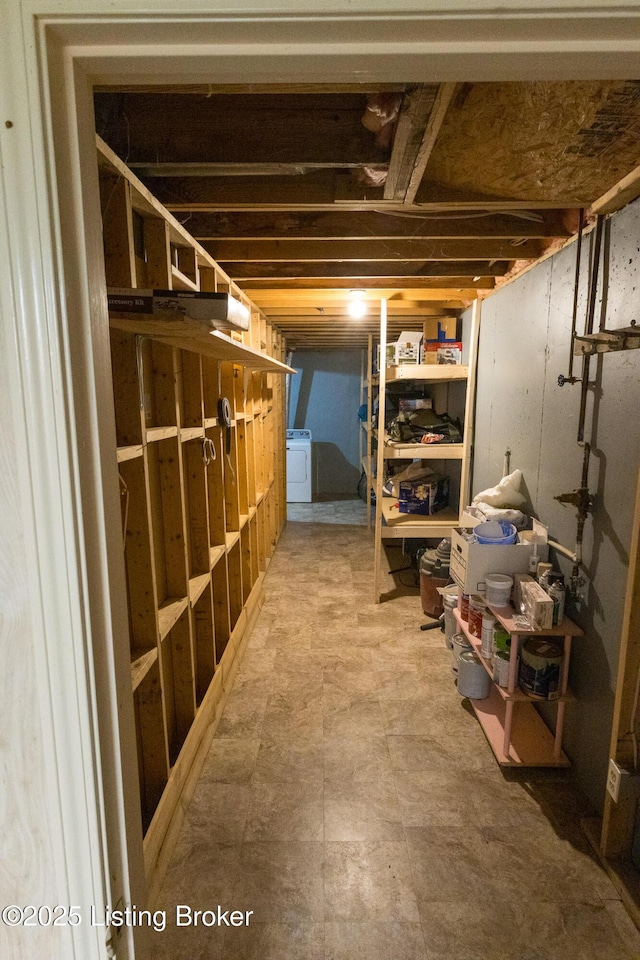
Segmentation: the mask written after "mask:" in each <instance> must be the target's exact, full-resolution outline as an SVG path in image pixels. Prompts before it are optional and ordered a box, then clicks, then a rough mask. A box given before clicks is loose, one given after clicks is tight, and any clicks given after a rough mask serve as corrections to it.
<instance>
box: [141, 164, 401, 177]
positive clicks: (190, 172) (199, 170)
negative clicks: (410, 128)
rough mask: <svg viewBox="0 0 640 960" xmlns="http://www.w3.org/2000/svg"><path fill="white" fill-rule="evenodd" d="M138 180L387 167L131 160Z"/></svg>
mask: <svg viewBox="0 0 640 960" xmlns="http://www.w3.org/2000/svg"><path fill="white" fill-rule="evenodd" d="M129 166H130V167H131V169H132V170H133V171H134V173H135V174H136V176H138V177H140V179H141V180H146V179H150V178H157V177H211V178H214V179H215V178H217V177H282V176H284V177H300V176H304V175H306V174H313V173H318V172H319V171H323V170H349V171H350V170H365V169H366V170H386V169H387V164H386V163H369V162H366V161H365V162H360V163H357V162H355V163H351V162H347V161H346V160H343V161H341V160H332V161H326V162H324V163H311V162H304V163H293V162H291V163H277V162H272V163H266V162H265V163H257V162H251V163H130V164H129Z"/></svg>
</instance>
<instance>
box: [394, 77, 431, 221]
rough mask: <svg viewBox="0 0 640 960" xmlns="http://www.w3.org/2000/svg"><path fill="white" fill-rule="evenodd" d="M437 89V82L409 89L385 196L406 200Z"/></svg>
mask: <svg viewBox="0 0 640 960" xmlns="http://www.w3.org/2000/svg"><path fill="white" fill-rule="evenodd" d="M437 93H438V85H437V84H434V83H426V84H424V83H423V84H420V85H419V86H418V87H416V88H415V89H413V90H409V91H408V92H407V93H405V95H404V97H403V99H402V104H401V106H400V114H399V116H398V122H397V126H396V131H395V136H394V138H393V147H392V150H391V159H390V160H389V173H388V174H387V179H386V182H385V185H384V198H385V200H398V201H400V202H401V203H404V199H405V196H406V193H407V188H408V186H409V180H410V179H411V174H412V172H413V168H414V166H415V162H416V159H417V156H418V150H419V149H420V145H421V143H422V139H423V137H424V133H425V130H426V128H427V123H428V121H429V117H430V115H431V111H432V109H433V105H434V103H435V100H436V95H437Z"/></svg>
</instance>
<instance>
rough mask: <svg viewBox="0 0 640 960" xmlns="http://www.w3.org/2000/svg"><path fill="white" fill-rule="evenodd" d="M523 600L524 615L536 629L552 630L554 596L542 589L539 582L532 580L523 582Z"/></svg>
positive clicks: (521, 586)
mask: <svg viewBox="0 0 640 960" xmlns="http://www.w3.org/2000/svg"><path fill="white" fill-rule="evenodd" d="M520 589H521V590H522V602H523V604H524V615H525V617H527V619H528V620H529V622H530V623H531V625H532V627H533V628H534V630H551V628H552V626H553V598H552V597H550V596H549V594H548V593H545V591H544V590H543V589H542V587H541V586H540V584H539V583H536V581H535V580H532V581H531V582H530V583H522V584H521V585H520Z"/></svg>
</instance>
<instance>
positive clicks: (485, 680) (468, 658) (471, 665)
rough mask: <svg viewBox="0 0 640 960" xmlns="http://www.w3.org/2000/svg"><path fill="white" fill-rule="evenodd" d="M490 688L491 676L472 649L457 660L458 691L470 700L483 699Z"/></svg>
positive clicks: (487, 694)
mask: <svg viewBox="0 0 640 960" xmlns="http://www.w3.org/2000/svg"><path fill="white" fill-rule="evenodd" d="M490 690H491V677H490V676H489V674H488V673H487V671H486V670H485V668H484V667H483V666H482V664H481V663H480V661H479V660H478V657H477V656H476V654H475V653H473V652H472V651H467V652H466V653H461V654H460V658H459V660H458V693H459V694H460V696H461V697H468V698H469V699H470V700H484V699H485V697H488V696H489V691H490Z"/></svg>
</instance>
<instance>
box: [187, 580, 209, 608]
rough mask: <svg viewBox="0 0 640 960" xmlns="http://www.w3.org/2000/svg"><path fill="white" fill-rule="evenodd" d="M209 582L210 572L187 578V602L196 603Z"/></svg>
mask: <svg viewBox="0 0 640 960" xmlns="http://www.w3.org/2000/svg"><path fill="white" fill-rule="evenodd" d="M210 583H211V574H210V573H201V574H199V575H198V576H196V577H191V579H190V580H189V603H190V604H191V606H193V605H194V603H197V601H198V600H199V599H200V597H201V596H202V594H203V593H204V591H205V590H206V588H207V586H208V585H209V584H210Z"/></svg>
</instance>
